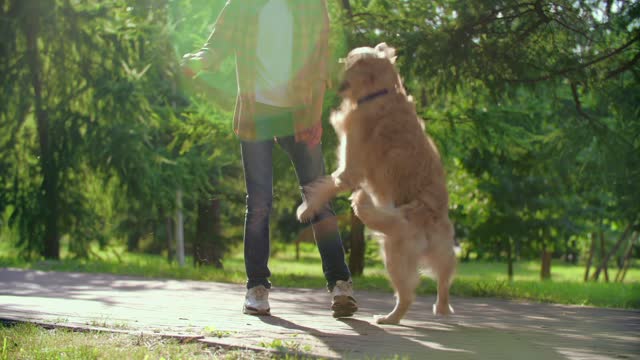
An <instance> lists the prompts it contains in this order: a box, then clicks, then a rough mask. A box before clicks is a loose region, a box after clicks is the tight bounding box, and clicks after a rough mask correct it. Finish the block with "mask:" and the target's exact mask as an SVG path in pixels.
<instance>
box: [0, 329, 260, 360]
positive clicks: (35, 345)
mask: <svg viewBox="0 0 640 360" xmlns="http://www.w3.org/2000/svg"><path fill="white" fill-rule="evenodd" d="M271 358H272V357H271V355H270V354H266V353H264V354H260V353H255V352H250V351H241V350H222V349H217V348H210V347H207V346H206V345H204V344H202V343H197V342H192V343H180V342H179V341H178V340H176V339H167V338H161V337H155V336H139V335H126V334H115V333H106V332H73V331H69V330H65V329H50V330H48V329H43V328H40V327H38V326H35V325H32V324H17V325H15V326H6V325H2V324H0V360H8V359H43V360H45V359H79V360H80V359H81V360H91V359H114V360H116V359H117V360H120V359H259V360H262V359H271Z"/></svg>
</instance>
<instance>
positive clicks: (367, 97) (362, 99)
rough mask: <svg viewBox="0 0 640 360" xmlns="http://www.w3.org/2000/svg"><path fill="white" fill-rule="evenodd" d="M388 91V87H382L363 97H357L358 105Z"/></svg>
mask: <svg viewBox="0 0 640 360" xmlns="http://www.w3.org/2000/svg"><path fill="white" fill-rule="evenodd" d="M388 93H389V90H388V89H382V90H380V91H376V92H374V93H373V94H369V95H367V96H365V97H363V98H361V99H358V105H362V104H364V103H366V102H369V101H371V100H373V99H375V98H377V97H380V96H384V95H387V94H388Z"/></svg>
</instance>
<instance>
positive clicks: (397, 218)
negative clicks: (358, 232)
mask: <svg viewBox="0 0 640 360" xmlns="http://www.w3.org/2000/svg"><path fill="white" fill-rule="evenodd" d="M351 207H353V212H354V213H355V214H356V216H357V217H358V218H360V220H362V223H363V224H365V225H366V226H367V227H369V228H370V229H371V230H374V231H377V232H380V233H383V234H393V233H400V232H401V231H402V229H403V228H405V227H406V226H408V223H407V219H406V218H405V217H404V214H403V212H402V209H399V208H396V207H392V206H388V207H382V206H375V205H374V204H373V200H372V199H371V196H370V195H369V194H368V193H367V192H366V191H364V190H362V189H359V190H357V191H355V192H354V193H353V195H351Z"/></svg>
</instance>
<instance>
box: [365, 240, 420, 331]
mask: <svg viewBox="0 0 640 360" xmlns="http://www.w3.org/2000/svg"><path fill="white" fill-rule="evenodd" d="M409 240H410V239H406V238H404V239H403V238H393V236H392V237H389V238H385V239H384V251H385V266H386V267H387V271H388V272H389V277H390V279H391V284H392V285H393V288H394V289H395V291H396V294H395V295H396V305H395V307H394V308H393V311H391V312H390V313H389V314H387V315H378V316H375V319H376V322H377V323H378V324H397V323H399V322H400V320H401V319H402V318H403V317H404V316H405V314H406V313H407V311H408V310H409V307H410V306H411V304H412V303H413V301H414V299H415V290H416V287H417V286H418V283H419V282H420V275H419V273H418V254H417V252H416V251H413V249H411V246H408V245H409V244H408V242H409Z"/></svg>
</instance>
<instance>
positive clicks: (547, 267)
mask: <svg viewBox="0 0 640 360" xmlns="http://www.w3.org/2000/svg"><path fill="white" fill-rule="evenodd" d="M551 255H552V254H551V252H549V251H547V246H546V245H544V246H543V248H542V266H541V267H540V279H541V280H549V279H551Z"/></svg>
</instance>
